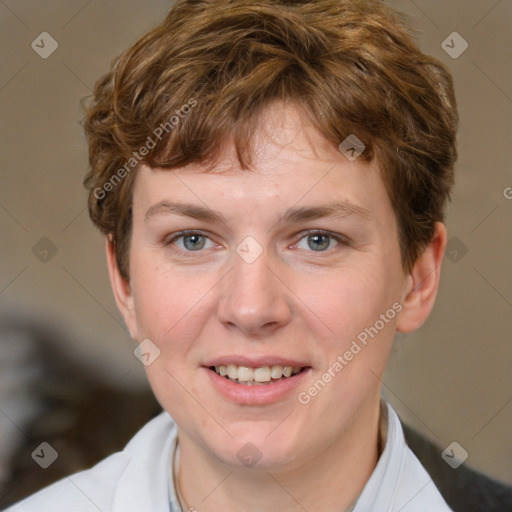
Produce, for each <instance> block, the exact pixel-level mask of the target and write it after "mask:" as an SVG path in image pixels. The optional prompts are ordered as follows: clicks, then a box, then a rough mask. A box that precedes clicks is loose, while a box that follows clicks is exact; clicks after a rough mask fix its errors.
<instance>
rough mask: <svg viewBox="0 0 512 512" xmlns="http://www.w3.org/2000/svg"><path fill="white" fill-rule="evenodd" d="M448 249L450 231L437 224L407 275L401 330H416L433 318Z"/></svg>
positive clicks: (399, 322) (399, 321) (400, 317)
mask: <svg viewBox="0 0 512 512" xmlns="http://www.w3.org/2000/svg"><path fill="white" fill-rule="evenodd" d="M445 248H446V228H445V226H444V224H442V223H441V222H436V224H435V229H434V235H433V236H432V239H431V240H430V242H429V244H428V245H427V247H426V248H425V250H424V251H423V253H422V254H421V256H420V257H419V258H418V259H417V261H416V263H415V264H414V267H413V269H412V271H411V273H410V274H409V276H407V284H406V288H405V290H404V297H403V299H402V307H403V309H402V311H401V312H400V316H399V317H398V321H397V326H396V329H397V331H399V332H403V333H407V332H412V331H415V330H416V329H418V328H419V327H420V326H421V325H423V323H424V322H425V321H426V320H427V318H428V316H429V315H430V312H431V311H432V308H433V306H434V301H435V299H436V295H437V289H438V287H439V277H440V275H441V264H442V261H443V256H444V251H445Z"/></svg>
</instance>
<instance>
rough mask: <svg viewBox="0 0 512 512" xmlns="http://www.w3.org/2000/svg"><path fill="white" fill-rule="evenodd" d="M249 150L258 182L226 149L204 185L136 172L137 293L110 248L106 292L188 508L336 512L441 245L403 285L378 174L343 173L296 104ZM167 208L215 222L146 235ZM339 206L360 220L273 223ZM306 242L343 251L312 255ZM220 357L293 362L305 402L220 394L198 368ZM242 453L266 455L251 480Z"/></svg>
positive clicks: (366, 457)
mask: <svg viewBox="0 0 512 512" xmlns="http://www.w3.org/2000/svg"><path fill="white" fill-rule="evenodd" d="M254 140H255V146H254V148H255V152H254V160H253V169H254V170H253V171H243V170H241V169H240V167H239V164H238V162H237V160H236V158H235V156H234V153H233V146H232V144H231V143H230V141H226V144H225V146H224V149H223V152H222V155H221V158H220V160H219V163H218V164H217V165H216V166H215V168H214V169H213V170H211V171H210V172H207V173H205V172H204V170H205V167H204V166H202V165H199V164H194V165H189V166H187V167H185V168H180V169H177V170H172V171H166V170H163V169H155V170H151V169H149V168H147V167H142V168H140V169H139V170H138V175H137V178H136V182H135V186H134V192H133V233H132V239H131V249H130V271H131V274H130V280H129V281H125V280H123V279H122V278H121V277H120V275H119V272H118V269H117V266H116V262H115V257H114V251H113V247H112V244H111V241H110V239H107V244H106V249H107V260H108V268H109V275H110V279H111V284H112V287H113V291H114V295H115V298H116V302H117V305H118V308H119V310H120V312H121V314H122V315H123V318H124V320H125V322H126V324H127V326H128V328H129V329H130V332H131V334H132V336H133V337H134V338H135V339H137V340H139V341H142V340H144V339H147V338H149V339H150V340H152V342H153V343H154V344H155V345H157V346H158V347H159V349H160V356H159V357H158V358H157V359H156V360H155V361H154V362H153V363H152V364H151V365H150V366H147V367H146V371H147V376H148V379H149V382H150V384H151V386H152V389H153V391H154V393H155V395H156V397H157V399H158V400H159V401H160V403H161V404H162V406H163V407H164V409H165V410H166V411H167V412H168V413H169V414H170V415H171V416H172V417H173V419H174V420H175V421H176V423H177V425H178V429H179V443H180V447H181V457H180V462H179V471H178V479H179V485H180V488H181V491H182V494H183V496H184V498H185V500H186V502H187V504H188V506H189V507H194V508H195V509H197V510H199V511H217V510H243V511H256V510H258V511H259V510H282V511H296V510H303V509H306V510H323V511H326V512H328V511H335V510H336V511H339V510H343V509H344V508H345V507H347V506H348V505H349V504H350V503H351V502H352V501H353V500H354V499H355V498H356V497H357V496H358V495H359V493H360V492H361V490H362V489H363V487H364V485H365V483H366V482H367V480H368V478H369V477H370V475H371V473H372V471H373V469H374V467H375V464H376V462H377V433H378V416H379V412H378V411H379V397H380V389H381V381H380V379H381V377H382V374H383V372H384V369H385V367H386V363H387V360H388V357H389V354H390V351H391V347H392V342H393V338H394V335H395V332H396V331H397V330H398V331H400V332H411V331H413V330H415V329H417V328H418V327H419V326H420V325H421V324H422V323H423V322H424V321H425V320H426V318H427V317H428V315H429V313H430V311H431V308H432V306H433V303H434V300H435V295H436V292H437V288H438V282H439V272H440V265H441V261H442V257H443V253H444V248H445V245H446V232H445V228H444V226H443V225H442V224H440V223H438V224H436V229H435V234H434V236H433V238H432V241H431V242H430V244H429V245H428V246H427V248H426V249H425V251H424V252H423V254H422V255H421V256H420V258H419V259H418V260H417V262H416V264H415V266H414V268H413V270H412V272H410V273H406V272H404V269H403V268H402V266H401V257H400V248H399V243H398V231H397V221H396V218H395V215H394V212H393V209H392V205H391V203H390V200H389V197H388V196H387V193H386V191H385V187H384V183H383V181H382V178H381V175H380V172H379V169H378V165H377V163H376V162H372V163H371V164H366V163H363V162H362V161H361V160H355V161H354V162H351V161H349V160H348V159H347V158H346V157H345V156H344V155H343V154H341V153H340V152H339V151H338V150H337V148H335V147H333V146H332V145H331V144H329V143H328V141H326V140H325V139H324V138H323V136H322V135H321V134H320V133H318V132H317V131H316V130H315V129H314V128H313V127H312V126H311V125H310V124H309V123H308V122H307V121H305V120H304V119H303V118H302V117H301V115H300V113H299V110H298V109H296V108H294V107H293V106H292V105H285V104H277V105H274V106H273V107H272V109H270V108H269V109H268V110H267V111H266V112H265V115H264V116H263V118H262V119H261V122H260V125H259V129H258V132H257V134H256V136H255V139H254ZM200 171H203V172H202V173H201V172H200ZM162 200H168V201H172V202H184V203H191V204H194V205H197V206H202V207H204V206H206V207H207V208H209V209H211V210H213V211H216V212H220V213H222V215H223V216H224V221H223V222H210V221H205V220H197V219H193V218H191V217H187V216H182V215H176V214H173V213H159V214H155V215H152V216H150V218H149V219H148V220H146V221H145V218H144V217H145V213H146V211H147V210H148V208H150V207H151V206H152V205H154V204H156V203H158V202H160V201H162ZM339 200H343V201H345V202H350V203H351V204H353V205H357V206H359V207H360V208H362V209H365V210H366V212H367V214H365V215H364V216H361V215H358V214H355V213H353V214H351V215H345V216H342V217H325V218H319V219H314V220H303V221H301V222H298V223H289V222H288V223H287V222H284V221H283V220H282V217H283V213H284V212H285V211H286V210H287V209H288V208H292V207H296V206H312V205H325V204H326V203H330V202H332V201H339ZM181 230H200V232H201V233H200V234H203V235H205V236H206V237H207V238H205V239H203V238H201V237H199V245H200V246H201V244H203V243H204V245H202V246H201V247H200V248H199V250H197V249H196V250H194V249H195V247H194V244H193V243H191V240H190V239H187V240H185V239H184V238H179V239H175V240H174V241H172V242H171V244H170V245H165V242H168V241H170V240H171V239H172V238H173V234H175V233H177V232H179V231H181ZM305 230H307V231H311V232H310V233H307V232H306V233H304V231H305ZM315 230H325V231H329V232H331V233H332V234H333V235H335V236H336V235H338V236H340V238H341V240H342V242H340V243H337V242H336V240H335V239H333V238H327V239H323V240H320V241H319V242H318V241H317V242H315V240H312V241H311V237H310V238H309V239H308V235H311V234H313V235H314V234H315ZM247 236H251V237H253V238H254V239H255V240H256V241H257V242H258V244H259V245H260V246H261V248H262V249H263V252H262V254H261V255H260V256H259V257H258V258H257V259H256V260H255V261H253V262H252V263H250V264H249V263H247V262H246V261H244V259H243V258H241V257H240V256H239V255H238V254H237V252H236V248H237V246H238V245H239V244H240V243H241V242H242V240H244V239H245V237H247ZM197 240H198V239H193V240H192V242H195V244H196V245H197V244H198V242H197ZM185 242H187V245H184V244H185ZM318 246H320V247H318ZM187 251H188V252H187ZM186 254H188V256H187V255H186ZM395 302H399V303H400V304H401V305H402V310H401V312H400V313H399V314H398V315H397V316H395V318H393V319H391V320H389V322H388V323H386V325H385V327H384V328H383V329H382V330H381V331H380V332H379V334H378V335H377V336H375V338H373V339H371V340H370V341H369V342H368V345H367V346H366V347H364V349H363V350H361V352H359V353H358V354H357V355H356V356H354V358H353V359H352V360H351V361H350V362H349V364H347V366H345V367H344V369H343V371H341V372H339V373H337V374H336V377H335V378H333V379H332V380H331V382H329V383H328V385H326V386H325V388H324V389H322V391H321V392H320V393H318V395H317V396H315V397H314V398H313V399H312V400H311V401H310V402H309V403H308V404H305V405H304V404H301V403H300V402H299V401H298V399H297V394H298V392H300V391H305V390H307V389H308V388H309V387H310V386H311V385H312V384H313V383H314V382H315V381H317V380H318V379H319V378H320V377H321V375H322V374H323V373H324V372H326V371H327V370H328V368H329V367H331V366H332V365H333V363H334V362H335V361H336V360H337V357H338V355H342V354H344V353H345V352H346V351H347V350H348V348H349V347H350V344H351V343H352V341H353V340H354V339H356V337H357V335H358V334H359V333H360V332H361V331H363V330H364V329H365V328H367V327H370V326H373V325H374V324H375V322H376V321H377V320H378V319H379V318H380V315H381V314H383V313H385V312H386V311H387V310H388V309H389V308H391V306H392V305H393V304H394V303H395ZM226 354H234V355H245V356H249V357H257V356H263V355H273V356H281V357H293V358H297V359H299V360H301V361H307V362H308V365H309V366H310V367H311V370H310V372H309V374H308V375H307V379H305V382H304V383H303V385H302V384H301V386H300V389H296V390H294V391H292V392H291V393H289V394H287V395H286V396H285V397H284V398H281V399H279V400H278V401H276V402H275V403H271V404H266V405H257V406H255V405H243V404H242V405H241V404H237V403H234V402H232V401H230V400H228V399H227V398H225V397H224V396H222V395H220V394H219V392H218V391H217V390H216V389H215V388H214V387H213V386H212V385H211V382H210V380H209V379H208V378H207V376H206V373H205V372H206V371H208V370H205V369H204V368H201V366H202V364H204V363H205V361H207V360H208V359H211V358H214V357H217V356H224V355H226ZM247 442H251V443H252V444H254V445H255V446H256V447H257V448H258V450H259V452H260V453H261V459H260V460H259V461H258V463H257V464H256V465H255V466H254V467H252V468H248V467H245V466H244V465H243V464H242V462H241V461H240V460H239V458H238V457H237V453H238V451H239V450H240V449H241V448H242V447H243V446H244V445H245V444H246V443H247Z"/></svg>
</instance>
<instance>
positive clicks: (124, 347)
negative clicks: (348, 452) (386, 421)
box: [0, 0, 512, 506]
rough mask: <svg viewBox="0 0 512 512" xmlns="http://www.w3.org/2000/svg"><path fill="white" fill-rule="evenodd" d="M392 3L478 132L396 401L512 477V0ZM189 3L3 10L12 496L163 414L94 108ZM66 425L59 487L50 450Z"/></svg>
mask: <svg viewBox="0 0 512 512" xmlns="http://www.w3.org/2000/svg"><path fill="white" fill-rule="evenodd" d="M388 3H389V4H391V5H392V6H394V7H396V8H398V9H399V10H401V11H402V12H403V13H404V14H405V16H406V19H407V21H408V22H409V24H410V25H412V26H413V27H414V28H415V29H416V30H417V31H418V32H417V39H418V42H419V45H420V47H421V49H422V50H423V51H425V52H426V53H429V54H431V55H434V56H436V57H438V58H439V59H441V60H442V61H443V62H444V63H445V64H446V65H447V66H448V67H449V68H450V69H451V71H452V73H453V76H454V79H455V86H456V93H457V98H458V105H459V112H460V117H461V123H460V131H459V152H460V158H459V161H458V164H457V184H456V187H455V192H454V196H453V200H452V202H451V205H450V207H449V210H448V219H447V227H448V232H449V244H448V249H447V254H446V258H445V262H444V266H443V272H442V280H441V289H440V293H439V296H438V299H437V303H436V306H435V309H434V311H433V313H432V315H431V317H430V319H429V320H428V321H427V323H426V324H425V325H424V326H423V327H422V328H421V329H420V330H419V331H418V332H416V333H414V334H412V335H407V336H398V337H397V339H396V344H395V349H394V353H393V357H392V359H391V361H390V364H389V368H388V370H387V373H386V376H385V379H384V383H383V389H384V396H385V397H386V398H387V399H388V400H389V401H390V402H391V403H392V405H393V406H394V407H395V408H396V410H397V411H398V413H399V414H400V416H401V417H402V419H403V420H405V421H406V422H407V423H408V424H410V425H411V426H413V427H414V428H415V429H417V430H418V431H419V432H421V433H422V434H423V435H424V436H426V437H428V438H429V439H430V440H432V441H433V442H435V443H436V444H437V445H439V446H440V447H441V448H442V449H444V448H446V447H448V446H450V445H452V443H453V442H456V443H458V444H457V445H452V448H453V446H456V448H455V450H456V452H457V450H459V452H457V454H458V456H461V457H462V455H463V454H464V452H467V459H466V460H465V461H464V463H463V464H464V465H465V466H469V467H473V468H476V469H478V470H480V471H482V472H484V473H486V474H488V475H490V476H492V477H494V478H496V479H498V480H500V481H502V482H505V483H508V484H512V462H511V461H512V441H511V434H510V433H511V431H512V428H511V427H512V372H511V370H510V368H511V363H512V344H511V343H510V338H511V336H510V332H511V330H512V314H511V313H512V266H511V263H512V260H511V257H510V254H511V250H512V222H511V220H512V166H511V159H510V156H509V152H510V141H511V140H512V65H511V63H512V60H511V55H510V52H511V48H512V31H511V30H510V27H512V1H511V0H499V1H498V0H428V1H427V0H414V1H413V0H392V1H391V0H390V1H389V2H388ZM171 4H172V2H171V1H170V0H146V1H144V2H141V1H135V0H123V1H121V0H108V1H99V0H46V1H45V2H39V1H36V0H0V43H1V46H0V55H1V59H2V60H1V61H2V66H1V67H0V119H1V124H0V141H1V147H2V151H1V152H0V173H1V185H0V494H1V493H3V495H4V496H7V495H9V496H10V500H11V501H12V500H13V499H14V498H16V497H21V496H22V495H23V494H24V492H25V493H26V492H29V491H30V490H32V489H33V487H30V485H29V482H30V481H31V479H34V478H37V479H39V480H38V482H39V485H42V484H44V483H46V482H47V481H48V482H49V481H50V480H51V479H52V478H55V477H60V476H64V475H65V474H68V473H69V472H70V471H68V470H74V468H75V467H76V465H73V464H70V465H66V460H71V459H73V460H74V461H75V462H76V461H79V465H81V466H83V467H87V466H88V465H89V464H92V463H93V462H94V457H95V456H96V455H97V456H98V457H100V458H101V457H103V456H104V454H105V453H108V450H109V448H110V449H112V447H113V446H114V445H115V446H116V447H117V446H118V447H119V448H120V447H122V446H123V445H124V443H125V442H126V441H127V440H128V439H129V438H130V437H131V436H132V435H133V433H134V432H135V431H136V430H137V429H138V428H139V427H140V426H141V425H142V424H143V423H145V422H146V421H147V419H148V418H149V417H151V416H152V415H154V414H157V413H158V411H159V406H158V404H156V402H155V401H154V399H153V398H152V396H151V393H150V392H149V387H148V384H147V383H146V380H145V375H144V371H143V366H142V365H141V363H140V362H139V361H138V360H137V359H136V358H135V357H134V355H133V350H134V348H135V346H136V344H135V342H134V341H133V340H132V339H131V338H130V336H129V334H128V332H127V329H126V328H125V326H124V324H123V321H122V319H121V316H120V315H119V313H118V311H117V309H116V306H115V303H114V299H113V295H112V292H111V289H110V285H109V282H108V275H107V268H106V262H105V249H104V241H103V239H102V237H101V236H100V234H99V233H98V232H97V231H96V230H95V228H94V227H93V226H92V223H91V222H90V220H89V217H88V214H87V210H86V194H85V191H84V190H83V188H82V185H81V181H82V178H83V176H84V174H85V172H86V170H87V149H86V146H85V139H84V135H83V132H82V129H81V126H80V124H79V121H80V120H81V118H82V111H81V108H80V104H79V102H80V99H81V98H83V97H84V96H87V95H89V94H90V93H91V92H92V88H93V86H94V83H95V81H96V80H97V79H98V78H99V77H100V76H101V75H102V74H103V73H104V72H106V71H107V69H108V67H109V65H110V62H111V61H112V59H113V58H114V57H115V56H116V55H118V54H119V53H120V52H121V51H122V50H124V49H125V48H127V47H128V46H129V45H131V44H132V43H134V42H135V40H136V39H137V38H138V37H139V36H140V35H141V34H142V33H143V32H145V31H146V30H147V29H148V28H150V27H151V26H153V25H155V24H157V23H159V22H160V21H161V20H162V19H163V18H164V17H165V14H166V12H167V11H168V9H169V8H170V6H171ZM126 404H128V406H127V405H126ZM77 422H78V423H80V424H81V425H82V426H83V425H87V427H88V432H87V433H86V434H84V432H78V431H76V432H75V430H73V429H74V425H76V424H77ZM107 424H108V425H115V428H112V430H111V431H110V433H109V432H106V431H105V430H106V429H105V426H106V425H107ZM107 430H108V428H107ZM63 431H66V432H68V434H69V435H68V440H67V444H66V445H65V446H64V445H63V446H59V447H58V446H55V443H58V441H55V442H52V443H51V445H52V447H54V448H55V449H56V451H57V452H58V453H59V457H60V460H61V465H60V466H58V468H57V469H55V468H56V467H57V465H55V467H54V469H53V471H54V474H53V475H52V476H51V477H50V476H48V475H50V473H49V472H46V473H45V471H42V470H41V468H40V467H39V466H38V465H36V463H35V461H36V459H35V458H34V455H33V451H34V450H36V449H40V448H39V441H44V440H45V439H49V438H51V437H52V435H54V434H55V433H56V432H63ZM73 432H75V434H73ZM73 435H75V442H74V443H70V441H69V439H73ZM45 436H46V437H45ZM114 438H115V442H114ZM36 441H37V442H36ZM459 446H460V447H459ZM119 448H116V449H119ZM461 449H462V450H463V451H460V450H461ZM63 453H67V457H64V456H63ZM31 455H32V456H31ZM439 458H440V459H441V452H439ZM443 464H444V462H443ZM66 471H67V472H66ZM45 475H46V476H45ZM23 482H25V483H23ZM6 501H9V500H8V499H6ZM0 506H1V505H0Z"/></svg>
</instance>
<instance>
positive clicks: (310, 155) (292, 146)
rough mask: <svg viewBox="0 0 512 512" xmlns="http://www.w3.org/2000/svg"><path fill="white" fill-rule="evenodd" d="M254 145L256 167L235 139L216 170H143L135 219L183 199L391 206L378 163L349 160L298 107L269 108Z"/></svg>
mask: <svg viewBox="0 0 512 512" xmlns="http://www.w3.org/2000/svg"><path fill="white" fill-rule="evenodd" d="M251 142H252V148H251V149H252V155H251V156H252V159H251V163H252V166H251V169H249V170H245V169H241V167H240V163H239V161H238V159H237V157H236V153H235V149H234V145H233V143H232V141H231V140H230V139H226V141H225V144H224V146H223V147H222V148H221V151H220V152H219V155H218V158H217V161H216V162H215V164H214V165H213V166H207V165H206V164H201V163H193V164H189V165H187V166H185V167H182V168H178V169H172V170H164V169H154V170H152V169H149V168H148V167H145V166H142V167H141V168H140V169H139V170H138V172H137V177H136V181H135V185H134V202H133V206H134V214H135V213H137V215H138V216H139V217H140V216H141V215H142V216H144V217H145V216H146V214H147V212H148V210H150V209H153V212H154V211H155V209H156V208H158V203H162V202H165V201H172V202H176V200H183V201H186V202H187V203H191V202H192V203H194V204H196V205H198V206H200V207H203V209H204V208H206V209H207V208H208V207H212V208H213V205H219V207H221V208H226V209H229V208H240V207H244V206H245V207H246V211H248V210H249V208H250V207H253V208H261V209H268V208H269V207H276V208H278V207H280V206H283V207H284V206H286V207H288V208H289V207H290V206H292V205H303V206H304V205H307V204H308V203H312V202H314V203H315V205H318V204H320V203H324V204H328V203H331V204H332V203H333V202H335V201H338V200H344V201H345V202H346V203H350V204H351V205H353V206H355V209H356V210H357V209H358V207H359V210H360V211H363V210H368V212H371V210H373V209H374V208H373V207H374V206H375V205H376V204H377V203H378V202H379V201H380V202H381V203H386V202H387V203H389V200H388V198H387V193H386V192H385V187H384V184H383V182H382V179H381V176H380V172H379V170H378V167H377V164H376V163H375V162H371V163H366V162H363V161H362V160H355V161H349V160H348V159H347V158H346V157H345V156H344V155H343V154H342V153H341V152H340V151H339V150H338V148H337V147H335V146H334V145H333V144H332V143H331V142H329V141H328V140H327V139H326V138H325V137H324V136H323V135H322V134H321V133H320V132H319V131H318V130H316V129H315V128H314V126H313V125H312V124H311V122H310V121H309V120H308V119H307V118H306V117H305V116H304V115H303V114H302V113H301V111H300V110H299V109H297V108H295V107H294V106H292V105H284V104H275V105H274V106H273V107H272V108H268V109H267V110H265V111H264V112H263V114H262V116H261V117H260V118H259V120H258V126H257V128H256V130H255V132H254V136H253V139H252V141H251ZM384 206H390V205H389V204H387V205H386V204H384ZM370 216H371V215H370Z"/></svg>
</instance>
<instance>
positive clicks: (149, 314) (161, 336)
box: [132, 263, 208, 351]
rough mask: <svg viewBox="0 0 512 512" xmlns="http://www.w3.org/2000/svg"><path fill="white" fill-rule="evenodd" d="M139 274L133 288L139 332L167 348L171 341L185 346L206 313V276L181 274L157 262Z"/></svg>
mask: <svg viewBox="0 0 512 512" xmlns="http://www.w3.org/2000/svg"><path fill="white" fill-rule="evenodd" d="M136 270H137V269H134V271H136ZM134 273H135V272H134ZM136 275H137V277H138V279H137V280H136V281H135V282H134V285H133V289H132V291H133V296H134V307H135V315H136V318H137V325H138V327H139V332H140V336H141V337H142V336H144V337H145V338H149V339H151V340H152V341H153V342H154V343H156V344H157V345H158V346H159V347H160V349H161V350H168V348H169V347H168V345H172V349H173V350H175V351H181V350H185V349H186V346H187V340H189V339H193V337H194V334H195V333H196V331H197V330H199V328H200V325H201V317H202V316H203V315H204V308H205V305H206V301H203V300H202V299H204V298H205V293H206V292H205V291H204V290H208V287H207V285H206V284H205V283H204V281H205V279H204V278H201V276H195V275H190V273H187V275H180V273H179V272H176V271H173V272H171V271H170V270H167V269H164V268H161V267H158V266H157V265H155V264H154V263H153V265H151V264H150V263H148V264H147V265H145V267H143V269H141V270H140V271H139V272H137V274H136Z"/></svg>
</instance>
